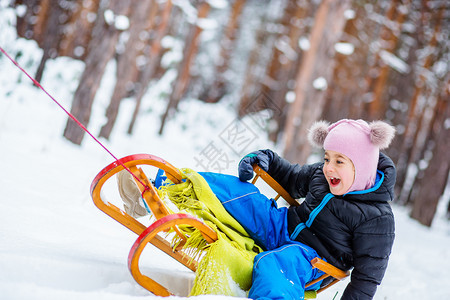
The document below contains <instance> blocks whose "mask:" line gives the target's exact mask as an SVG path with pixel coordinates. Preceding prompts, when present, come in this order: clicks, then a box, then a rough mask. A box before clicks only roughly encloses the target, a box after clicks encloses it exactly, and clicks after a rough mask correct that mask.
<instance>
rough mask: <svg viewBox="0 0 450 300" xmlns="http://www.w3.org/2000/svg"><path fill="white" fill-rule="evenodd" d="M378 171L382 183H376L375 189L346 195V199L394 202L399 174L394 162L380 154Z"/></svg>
mask: <svg viewBox="0 0 450 300" xmlns="http://www.w3.org/2000/svg"><path fill="white" fill-rule="evenodd" d="M377 169H378V171H379V172H378V173H379V174H381V178H380V180H382V181H381V182H376V183H375V186H374V187H375V188H370V189H368V190H366V191H359V192H357V193H349V194H345V195H344V198H345V199H348V200H358V201H381V202H386V201H392V200H394V197H395V194H394V186H395V180H396V176H397V172H396V169H395V165H394V163H393V161H392V160H391V159H390V158H389V157H388V156H386V155H385V154H383V153H381V152H380V156H379V160H378V166H377ZM377 187H378V188H377Z"/></svg>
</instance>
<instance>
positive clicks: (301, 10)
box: [263, 1, 317, 142]
mask: <svg viewBox="0 0 450 300" xmlns="http://www.w3.org/2000/svg"><path fill="white" fill-rule="evenodd" d="M316 9H317V6H316V5H314V4H311V3H308V2H298V1H296V2H294V1H288V3H287V6H286V9H285V15H284V18H283V20H282V24H283V26H284V27H285V28H286V30H287V32H286V34H284V35H283V36H281V37H280V40H279V45H276V46H275V48H277V47H281V49H280V50H276V52H275V53H274V56H273V57H272V62H271V64H270V65H271V67H269V74H268V76H269V77H270V78H271V79H270V80H269V82H272V83H275V84H272V85H271V86H269V85H264V86H263V93H266V94H267V95H268V98H269V99H271V101H272V102H273V103H272V105H273V106H274V109H273V113H272V118H271V122H272V126H271V128H269V138H270V140H272V141H274V142H277V140H278V137H279V135H280V133H281V132H282V131H283V130H284V127H285V124H286V116H287V110H288V109H287V108H288V107H289V106H288V104H287V101H286V95H287V93H288V92H289V91H293V90H294V89H295V85H294V80H292V78H295V77H297V73H298V71H299V66H300V63H301V59H302V57H303V50H302V49H300V46H299V42H298V41H299V39H300V37H301V36H302V35H306V34H307V32H308V30H310V29H311V27H310V26H308V25H307V24H308V16H311V15H313V13H314V11H315V10H316Z"/></svg>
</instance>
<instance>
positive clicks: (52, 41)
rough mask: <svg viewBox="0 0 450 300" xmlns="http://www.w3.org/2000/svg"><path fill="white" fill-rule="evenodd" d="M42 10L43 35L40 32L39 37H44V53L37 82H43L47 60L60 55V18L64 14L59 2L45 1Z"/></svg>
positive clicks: (36, 77)
mask: <svg viewBox="0 0 450 300" xmlns="http://www.w3.org/2000/svg"><path fill="white" fill-rule="evenodd" d="M44 4H45V5H44ZM41 9H42V13H41V14H40V17H41V18H39V19H42V20H43V21H42V22H41V23H39V24H42V25H41V26H42V28H40V29H41V30H40V31H41V32H42V35H41V32H39V33H38V34H37V35H38V36H39V35H40V36H42V46H41V48H42V50H43V51H44V53H43V54H42V58H41V62H40V63H39V66H38V69H37V71H36V75H35V79H36V81H37V82H41V80H42V75H43V73H44V68H45V64H46V63H47V60H48V59H53V58H55V57H56V56H57V54H58V48H59V42H60V38H61V33H62V28H63V25H62V24H61V21H60V18H61V15H62V14H63V13H64V10H63V9H62V8H61V6H60V5H59V2H58V1H57V0H52V1H50V2H48V1H43V5H42V6H41ZM44 24H45V25H44Z"/></svg>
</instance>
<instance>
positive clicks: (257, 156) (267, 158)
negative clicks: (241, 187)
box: [238, 149, 273, 181]
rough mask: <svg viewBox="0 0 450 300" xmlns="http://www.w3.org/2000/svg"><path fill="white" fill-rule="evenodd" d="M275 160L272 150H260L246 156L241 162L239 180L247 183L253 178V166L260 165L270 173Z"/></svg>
mask: <svg viewBox="0 0 450 300" xmlns="http://www.w3.org/2000/svg"><path fill="white" fill-rule="evenodd" d="M272 159H273V152H272V150H269V149H267V150H258V151H255V152H252V153H249V154H247V155H246V156H244V157H243V158H242V159H241V161H240V162H239V167H238V168H239V179H240V180H241V181H247V180H250V179H252V177H253V165H254V164H258V166H260V167H261V169H263V170H264V171H266V172H267V171H269V166H270V164H271V162H272Z"/></svg>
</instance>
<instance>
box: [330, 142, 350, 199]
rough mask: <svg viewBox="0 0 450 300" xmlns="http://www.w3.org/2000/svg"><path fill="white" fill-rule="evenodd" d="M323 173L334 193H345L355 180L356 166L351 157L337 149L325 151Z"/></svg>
mask: <svg viewBox="0 0 450 300" xmlns="http://www.w3.org/2000/svg"><path fill="white" fill-rule="evenodd" d="M323 173H324V174H325V178H326V179H327V182H328V185H329V186H330V191H331V193H332V194H333V195H337V196H339V195H343V194H345V193H346V192H347V191H348V190H349V189H350V187H351V186H352V184H353V181H354V180H355V167H354V166H353V163H352V161H351V160H350V158H348V157H347V156H345V155H344V154H341V153H339V152H336V151H331V150H327V151H325V158H324V165H323Z"/></svg>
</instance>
